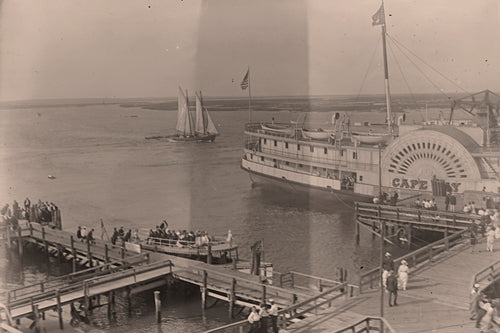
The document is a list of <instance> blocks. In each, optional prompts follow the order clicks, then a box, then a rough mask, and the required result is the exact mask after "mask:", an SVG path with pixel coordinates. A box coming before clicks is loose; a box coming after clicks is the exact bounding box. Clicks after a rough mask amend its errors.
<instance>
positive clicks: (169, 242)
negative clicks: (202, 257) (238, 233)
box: [147, 237, 228, 248]
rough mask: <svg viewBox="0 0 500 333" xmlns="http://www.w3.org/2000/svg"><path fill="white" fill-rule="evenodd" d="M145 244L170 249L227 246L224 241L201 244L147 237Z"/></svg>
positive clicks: (199, 242)
mask: <svg viewBox="0 0 500 333" xmlns="http://www.w3.org/2000/svg"><path fill="white" fill-rule="evenodd" d="M147 243H148V244H150V245H164V246H171V247H192V248H198V247H208V246H209V245H210V246H216V245H223V244H228V243H227V242H226V241H225V240H217V239H216V240H211V241H209V242H201V241H188V240H184V239H170V238H161V237H148V239H147Z"/></svg>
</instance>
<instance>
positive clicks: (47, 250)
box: [42, 227, 50, 265]
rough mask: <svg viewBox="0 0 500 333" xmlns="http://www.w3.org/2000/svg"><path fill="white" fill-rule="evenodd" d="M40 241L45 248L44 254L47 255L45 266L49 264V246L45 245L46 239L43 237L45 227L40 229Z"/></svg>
mask: <svg viewBox="0 0 500 333" xmlns="http://www.w3.org/2000/svg"><path fill="white" fill-rule="evenodd" d="M42 240H43V245H44V247H45V253H46V254H47V265H48V264H49V263H50V253H49V244H48V243H47V239H46V237H45V227H42Z"/></svg>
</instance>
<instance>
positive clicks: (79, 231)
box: [76, 226, 82, 239]
mask: <svg viewBox="0 0 500 333" xmlns="http://www.w3.org/2000/svg"><path fill="white" fill-rule="evenodd" d="M76 238H78V239H81V238H82V227H81V226H78V229H77V230H76Z"/></svg>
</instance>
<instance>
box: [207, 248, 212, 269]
mask: <svg viewBox="0 0 500 333" xmlns="http://www.w3.org/2000/svg"><path fill="white" fill-rule="evenodd" d="M207 264H209V265H211V264H212V245H210V244H208V255H207Z"/></svg>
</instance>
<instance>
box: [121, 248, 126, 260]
mask: <svg viewBox="0 0 500 333" xmlns="http://www.w3.org/2000/svg"><path fill="white" fill-rule="evenodd" d="M120 255H121V257H122V260H124V259H125V249H124V248H123V247H121V248H120Z"/></svg>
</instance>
